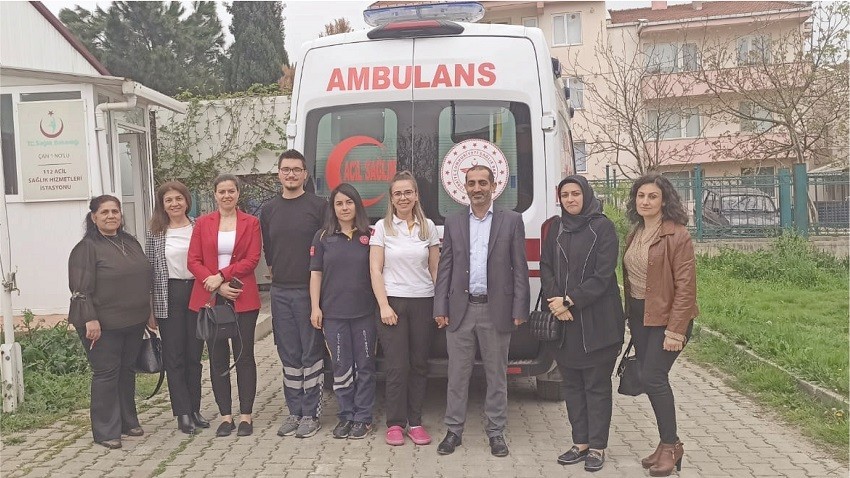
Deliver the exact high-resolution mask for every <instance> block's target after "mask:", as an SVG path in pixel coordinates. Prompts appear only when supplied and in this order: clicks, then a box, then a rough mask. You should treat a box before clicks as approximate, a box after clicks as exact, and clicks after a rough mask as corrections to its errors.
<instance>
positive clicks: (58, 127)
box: [38, 111, 65, 139]
mask: <svg viewBox="0 0 850 478" xmlns="http://www.w3.org/2000/svg"><path fill="white" fill-rule="evenodd" d="M38 129H39V130H40V131H41V134H43V135H44V137H45V138H49V139H53V138H58V137H59V135H61V134H62V131H64V130H65V122H63V121H62V118H60V117H58V116H56V115H55V114H54V113H53V111H48V112H47V116H45V117H43V118H41V121H39V122H38Z"/></svg>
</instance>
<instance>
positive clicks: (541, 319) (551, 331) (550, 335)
mask: <svg viewBox="0 0 850 478" xmlns="http://www.w3.org/2000/svg"><path fill="white" fill-rule="evenodd" d="M542 300H543V291H542V290H541V291H540V294H539V295H538V296H537V304H536V305H535V306H534V311H532V312H531V315H530V316H529V317H528V330H529V331H530V332H531V335H532V337H534V338H536V339H537V340H539V341H541V342H554V341H556V340H561V337H562V336H563V326H562V325H561V321H560V320H558V318H557V317H555V315H554V314H553V313H551V312H546V311H542V310H540V303H541V301H542Z"/></svg>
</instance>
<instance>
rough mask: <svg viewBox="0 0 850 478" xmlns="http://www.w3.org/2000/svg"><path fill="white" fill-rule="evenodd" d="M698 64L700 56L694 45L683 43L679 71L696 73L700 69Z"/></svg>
mask: <svg viewBox="0 0 850 478" xmlns="http://www.w3.org/2000/svg"><path fill="white" fill-rule="evenodd" d="M700 63H701V60H700V54H699V50H698V49H697V45H696V43H685V44H684V45H682V68H681V71H697V70H699V68H700Z"/></svg>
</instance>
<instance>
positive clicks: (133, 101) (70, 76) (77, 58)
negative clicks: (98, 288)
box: [0, 2, 185, 315]
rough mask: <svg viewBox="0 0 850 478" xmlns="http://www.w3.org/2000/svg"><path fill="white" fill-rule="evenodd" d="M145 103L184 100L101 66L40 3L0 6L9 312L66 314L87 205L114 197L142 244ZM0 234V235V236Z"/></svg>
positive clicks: (178, 107) (146, 190)
mask: <svg viewBox="0 0 850 478" xmlns="http://www.w3.org/2000/svg"><path fill="white" fill-rule="evenodd" d="M152 106H158V107H162V108H167V109H169V110H172V111H174V112H178V113H183V112H185V107H184V105H183V103H181V102H179V101H176V100H174V99H172V98H170V97H168V96H166V95H163V94H161V93H159V92H157V91H154V90H152V89H150V88H147V87H145V86H144V85H141V84H139V83H137V82H135V81H133V80H131V79H128V78H119V77H114V76H109V72H108V71H107V69H106V68H105V67H104V66H103V65H102V64H101V63H99V62H98V61H97V59H96V58H95V57H94V56H93V55H92V54H91V53H90V52H88V51H87V50H86V49H85V47H84V46H83V45H82V44H81V43H80V42H79V40H77V39H76V38H74V37H73V35H72V34H71V33H70V32H69V31H68V30H67V28H66V27H65V26H64V25H62V23H61V22H60V21H59V20H58V19H57V18H56V17H55V16H54V15H53V14H52V13H50V11H49V10H47V8H46V7H44V5H42V4H41V3H40V2H0V130H2V139H0V146H2V166H3V168H2V172H3V174H2V176H3V179H4V185H3V187H4V188H5V191H4V193H5V199H6V210H7V215H8V217H7V218H2V219H0V224H3V225H4V226H5V225H8V226H9V236H10V242H11V258H10V260H9V262H8V263H7V262H6V261H4V262H3V263H2V264H0V268H2V271H3V272H4V273H5V272H9V271H17V275H16V278H17V286H18V288H19V289H20V295H19V296H17V295H16V296H13V305H14V309H15V313H16V314H19V313H21V310H22V309H30V310H32V311H33V313H35V314H36V315H39V314H64V313H67V310H68V300H69V296H70V293H69V292H68V278H67V275H68V266H67V264H68V254H69V253H70V251H71V249H72V248H73V246H74V245H75V244H76V243H77V242H78V241H79V240H80V238H81V237H82V234H83V219H84V217H85V214H87V212H88V201H89V199H90V198H91V197H93V196H98V195H100V194H113V195H115V196H117V197H119V198H120V199H121V201H122V204H123V210H124V220H125V227H126V229H127V231H128V232H130V233H131V234H134V235H135V236H136V237H137V238H139V240H140V242H142V243H144V231H145V221H146V219H147V218H148V217H150V213H151V210H152V204H153V185H154V183H153V173H152V162H151V150H152V149H151V130H150V122H149V116H150V115H149V109H150V108H151V107H152ZM3 233H4V231H2V230H0V234H3Z"/></svg>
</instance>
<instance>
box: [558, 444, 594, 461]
mask: <svg viewBox="0 0 850 478" xmlns="http://www.w3.org/2000/svg"><path fill="white" fill-rule="evenodd" d="M588 450H589V448H585V449H584V450H581V451H579V449H578V447H577V446H573V447H572V448H570V449H569V450H567V452H566V453H564V454H563V455H561V456H559V457H558V464H559V465H574V464H576V463H578V462H580V461H582V460H584V459H585V457H586V456H587V451H588Z"/></svg>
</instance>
